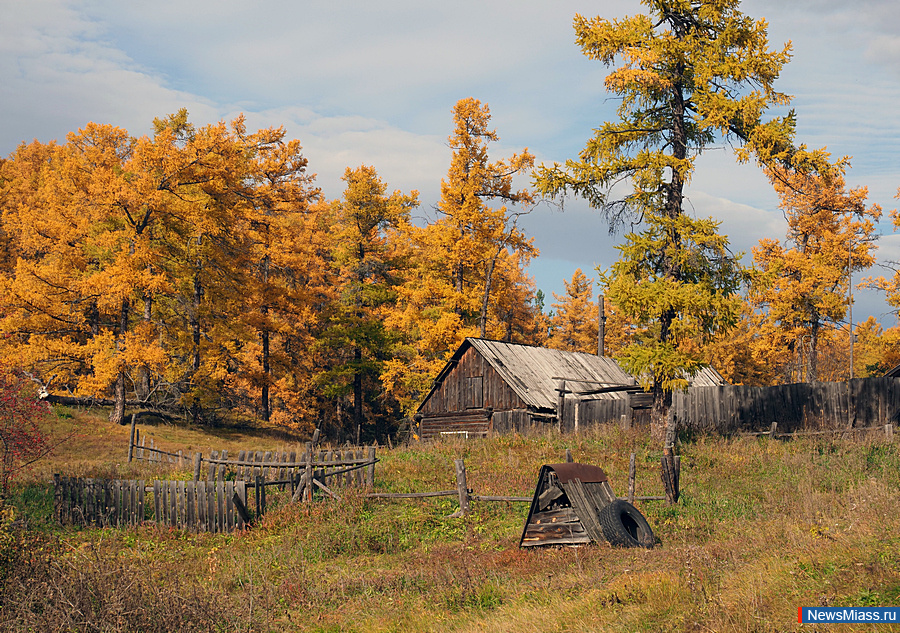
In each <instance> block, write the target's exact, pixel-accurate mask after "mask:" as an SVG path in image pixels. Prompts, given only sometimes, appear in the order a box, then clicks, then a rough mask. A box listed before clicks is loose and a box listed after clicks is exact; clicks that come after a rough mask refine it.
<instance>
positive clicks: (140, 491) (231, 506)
mask: <svg viewBox="0 0 900 633" xmlns="http://www.w3.org/2000/svg"><path fill="white" fill-rule="evenodd" d="M53 484H54V485H53V489H54V498H53V506H54V516H55V518H56V520H57V521H59V522H60V523H63V524H74V525H86V526H97V527H124V526H129V525H139V524H141V523H144V522H146V521H153V522H156V523H158V524H161V525H167V526H170V527H174V528H179V529H183V530H191V531H195V532H232V531H234V530H239V529H241V528H243V527H244V526H245V525H246V524H247V523H248V521H249V519H250V517H249V515H248V513H247V485H246V483H245V482H243V481H227V482H215V483H207V482H205V481H196V482H195V481H153V482H152V483H151V484H150V485H148V484H147V482H145V481H143V480H120V479H83V478H74V477H61V476H60V475H54V477H53Z"/></svg>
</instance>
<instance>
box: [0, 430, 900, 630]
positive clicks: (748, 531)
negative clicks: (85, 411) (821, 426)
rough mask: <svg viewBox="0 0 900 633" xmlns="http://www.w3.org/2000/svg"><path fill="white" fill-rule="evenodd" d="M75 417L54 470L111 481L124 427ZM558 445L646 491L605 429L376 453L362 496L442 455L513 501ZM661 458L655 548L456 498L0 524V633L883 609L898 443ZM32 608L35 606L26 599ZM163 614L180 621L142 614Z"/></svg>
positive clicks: (729, 447)
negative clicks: (676, 477) (556, 535)
mask: <svg viewBox="0 0 900 633" xmlns="http://www.w3.org/2000/svg"><path fill="white" fill-rule="evenodd" d="M73 420H75V419H74V418H73ZM76 421H77V422H78V423H79V424H81V429H82V432H83V435H84V439H82V440H79V441H78V442H72V443H71V444H69V445H67V447H66V448H65V449H64V450H63V451H61V452H60V454H59V455H58V456H57V457H56V458H54V459H55V460H57V461H55V462H54V463H53V466H52V469H53V470H56V469H66V468H75V469H82V471H90V470H91V469H95V470H96V471H98V472H99V471H104V470H109V471H113V470H115V471H117V472H121V470H122V465H121V461H122V460H121V459H120V458H115V457H114V458H112V459H110V457H109V454H108V453H110V452H113V453H115V452H116V451H118V455H119V456H121V455H124V452H123V447H127V429H126V428H125V427H115V428H114V427H110V426H109V425H105V423H103V422H92V421H90V420H88V419H82V420H76ZM154 432H156V433H158V435H156V436H155V437H158V438H159V440H158V442H159V443H169V442H171V447H172V448H176V447H180V448H187V445H188V444H191V443H192V445H193V446H196V447H201V446H202V447H204V448H206V447H210V446H211V447H214V448H229V450H231V448H230V447H232V446H233V447H235V448H237V447H238V446H239V445H241V446H246V442H248V441H250V442H256V443H255V444H254V446H259V447H260V448H264V446H262V443H263V442H264V440H263V439H261V438H247V437H237V438H231V437H210V436H207V435H205V434H203V433H202V432H200V431H197V430H189V429H187V430H186V429H180V428H178V427H174V426H172V427H165V428H163V427H156V428H155V429H154ZM92 438H94V439H92ZM232 441H233V442H234V443H233V444H229V445H224V444H225V443H228V442H232ZM269 441H272V440H271V439H270V440H269ZM272 448H275V446H274V445H273V446H272ZM566 448H569V449H571V450H572V452H573V454H574V456H575V458H576V460H577V461H582V462H585V463H592V464H597V465H600V466H602V467H603V468H604V469H605V470H606V471H607V473H608V474H609V476H610V479H611V481H612V483H613V486H614V488H615V489H616V491H617V492H620V493H622V492H624V488H625V481H626V476H627V468H628V455H629V454H630V453H631V452H632V451H633V452H635V453H636V454H637V456H638V466H639V472H638V474H639V476H638V493H639V494H660V492H661V484H660V483H659V478H658V470H657V468H658V467H657V464H658V460H659V454H658V452H656V451H654V450H653V448H652V447H650V445H649V444H648V442H647V440H646V438H644V437H643V436H642V434H641V433H640V432H639V431H634V432H628V433H626V432H622V431H620V430H618V429H615V428H608V429H598V430H595V431H592V432H589V433H586V434H584V435H581V436H578V437H565V436H560V435H558V434H549V435H546V436H542V437H533V438H524V437H520V436H507V437H498V438H491V439H488V440H484V441H472V442H464V441H454V442H448V443H439V444H432V445H415V446H410V447H405V448H397V449H395V450H392V451H387V450H381V451H380V457H381V458H382V462H381V463H380V464H379V466H378V470H377V475H376V481H377V485H378V487H379V489H381V490H390V491H423V490H436V489H449V488H453V487H454V474H453V466H452V463H453V459H455V458H459V457H462V458H464V459H465V460H466V465H467V471H468V475H469V485H470V487H471V488H473V489H474V490H475V492H476V493H480V494H512V495H522V496H529V495H530V494H531V492H532V491H533V487H534V484H535V478H536V476H537V471H538V467H539V466H540V465H541V464H544V463H553V462H557V461H562V460H563V459H564V454H565V449H566ZM104 452H106V454H104ZM681 454H682V488H683V498H682V501H681V503H679V504H678V505H676V506H667V505H665V504H664V503H659V502H646V503H644V504H643V505H641V506H640V508H641V510H642V512H644V514H645V515H646V517H647V519H648V521H649V522H650V524H651V526H653V528H654V530H655V532H656V535H657V537H658V538H659V540H660V545H659V546H658V547H656V548H655V549H653V550H616V549H611V548H609V547H607V546H605V545H591V546H587V547H581V548H550V549H535V550H519V549H518V548H517V544H518V538H519V535H520V533H521V529H522V522H523V520H524V515H525V513H526V512H527V508H526V507H525V504H506V503H475V504H473V512H472V514H471V516H469V517H466V518H464V519H452V518H448V515H449V514H451V513H452V512H453V511H454V510H455V509H456V507H455V502H453V501H452V500H450V499H446V498H445V499H437V500H428V501H416V502H409V501H376V500H368V499H365V498H363V497H362V496H361V495H359V494H353V493H352V492H346V493H345V494H344V499H343V502H341V503H331V502H324V501H323V502H321V503H316V504H314V505H313V506H312V507H304V506H299V507H298V506H286V507H283V508H280V509H278V510H277V511H275V512H272V513H270V514H269V515H267V516H266V517H265V518H264V520H263V521H262V522H261V523H260V524H259V525H257V526H256V527H255V528H254V529H252V530H249V531H246V532H244V533H242V534H239V535H188V534H183V533H179V532H177V531H171V530H162V529H158V528H155V527H152V526H147V527H141V528H137V529H130V530H82V531H74V530H70V529H59V528H47V529H44V530H38V529H34V528H32V529H22V528H16V527H10V526H9V525H7V527H6V529H5V530H0V534H3V535H5V537H4V538H5V539H6V540H5V541H3V543H5V545H0V550H2V551H3V552H5V553H4V554H3V556H5V557H6V558H5V559H4V560H5V561H6V562H5V564H4V565H3V569H4V570H5V573H6V576H5V577H4V579H3V583H2V593H0V600H2V603H0V607H2V608H0V613H2V617H0V620H2V625H0V629H2V630H11V631H12V630H29V629H31V630H54V629H56V630H106V631H139V630H221V631H231V630H235V631H237V630H241V631H282V630H286V631H316V632H326V631H329V632H337V631H384V632H388V631H426V632H427V631H435V632H437V631H460V632H470V631H472V632H474V631H488V632H497V633H501V632H504V633H505V632H514V631H515V632H518V631H532V630H540V631H667V632H671V631H792V630H800V629H801V627H800V625H798V624H797V622H796V614H797V607H798V606H813V605H820V604H821V605H826V604H827V605H841V606H865V605H869V606H886V605H892V604H898V603H900V518H898V513H897V508H898V507H900V454H898V447H897V444H896V443H895V444H893V445H888V444H884V443H883V441H882V440H880V439H876V438H870V439H868V440H866V439H864V440H846V441H844V440H835V441H832V440H830V439H829V440H822V439H817V440H797V441H792V442H780V441H775V442H772V441H770V440H768V439H752V440H751V439H734V440H728V439H720V438H699V439H696V440H694V441H691V442H687V443H685V444H683V445H682V447H681ZM117 464H119V465H118V466H117ZM42 468H43V469H44V470H45V472H50V470H51V469H47V467H46V466H44V467H42ZM129 468H131V469H133V470H134V471H135V472H137V471H139V470H140V469H142V468H143V469H146V468H147V466H146V465H132V466H130V467H129ZM64 472H69V471H64ZM141 474H142V476H143V475H144V473H141ZM35 475H36V476H38V477H40V473H39V472H37V473H35ZM120 476H122V475H121V474H120ZM23 498H24V497H23ZM36 507H38V506H37V505H33V506H32V508H36ZM32 512H33V510H32ZM31 524H32V525H37V524H39V521H36V520H34V519H32V521H31ZM29 561H31V562H29ZM51 579H53V580H52V582H54V583H56V585H55V586H54V587H55V588H53V592H51V593H50V594H47V589H46V587H47V586H49V585H47V583H51ZM29 583H30V584H29ZM42 583H44V584H42ZM42 587H43V589H41V588H42ZM41 591H43V592H44V595H52V596H54V597H55V598H54V600H50V599H49V598H44V599H43V602H41V600H37V599H36V598H35V596H40V595H42V594H41ZM63 597H65V598H63ZM67 604H72V605H75V606H76V607H77V608H75V609H72V608H68V607H66V605H67ZM35 605H38V606H37V607H36V606H35ZM176 609H180V611H179V614H180V615H179V618H180V619H177V618H169V619H166V618H164V617H161V615H160V614H164V613H168V612H170V611H172V610H176ZM176 624H177V625H178V626H177V627H176ZM92 627H94V628H92ZM167 627H168V628H167ZM192 627H193V628H192ZM803 630H814V628H813V627H810V626H809V625H806V626H804V627H803ZM829 630H831V629H829ZM836 630H842V631H857V630H859V631H863V630H871V628H870V627H864V626H863V625H859V626H854V625H842V626H841V627H840V628H839V629H836ZM878 630H879V631H890V630H894V629H891V628H890V627H889V626H884V625H882V626H881V627H880V628H879V629H878Z"/></svg>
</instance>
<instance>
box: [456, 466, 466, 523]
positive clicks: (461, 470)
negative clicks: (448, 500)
mask: <svg viewBox="0 0 900 633" xmlns="http://www.w3.org/2000/svg"><path fill="white" fill-rule="evenodd" d="M453 463H454V464H456V490H457V492H458V493H459V516H466V515H467V514H468V513H469V488H468V487H467V485H466V464H465V462H463V460H461V459H457V460H454V462H453Z"/></svg>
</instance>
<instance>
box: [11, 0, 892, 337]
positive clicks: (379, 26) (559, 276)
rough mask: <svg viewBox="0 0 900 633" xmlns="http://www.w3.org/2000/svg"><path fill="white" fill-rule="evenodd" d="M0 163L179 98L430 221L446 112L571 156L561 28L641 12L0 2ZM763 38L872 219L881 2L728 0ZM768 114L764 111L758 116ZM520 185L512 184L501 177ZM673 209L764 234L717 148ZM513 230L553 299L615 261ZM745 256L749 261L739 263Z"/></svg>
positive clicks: (299, 1) (580, 85)
mask: <svg viewBox="0 0 900 633" xmlns="http://www.w3.org/2000/svg"><path fill="white" fill-rule="evenodd" d="M0 11H2V15H3V19H2V20H0V156H6V155H8V154H10V153H12V152H13V151H14V150H15V148H16V147H17V145H19V144H20V143H22V142H30V141H32V140H34V139H36V140H38V141H41V142H49V141H51V140H58V141H60V142H64V141H65V136H66V134H67V133H68V132H71V131H76V130H78V129H79V128H82V127H84V125H85V124H86V123H88V122H89V121H94V122H96V123H109V124H113V125H117V126H119V127H122V128H124V129H126V130H128V131H129V132H130V133H131V134H132V135H133V136H142V135H145V134H149V133H150V132H151V130H152V121H153V119H154V117H161V116H165V115H166V114H169V113H173V112H176V111H177V110H178V109H180V108H182V107H186V108H187V109H188V111H189V112H190V115H191V120H192V122H193V123H194V124H195V125H197V126H202V125H205V124H208V123H215V122H218V121H221V120H225V121H230V120H232V119H234V118H235V117H236V116H237V115H239V114H240V113H243V114H245V115H246V117H247V125H248V128H250V129H258V128H264V127H269V126H284V128H285V130H286V132H287V136H288V137H289V138H296V139H299V140H300V142H301V144H302V145H303V148H304V149H303V153H304V155H305V156H306V157H307V158H308V160H309V171H310V172H312V173H315V174H316V175H317V184H318V186H319V187H321V189H322V191H323V194H324V195H325V196H326V197H327V198H330V199H334V198H339V197H340V196H341V195H342V192H343V183H342V181H341V176H342V175H343V173H344V170H345V169H346V168H347V167H357V166H359V165H363V164H365V165H372V166H374V167H375V168H376V170H377V171H378V174H379V176H380V177H381V178H382V180H383V181H384V182H386V183H387V184H388V187H389V188H390V189H391V190H394V189H400V190H402V191H404V192H408V191H410V190H413V189H415V190H418V191H419V192H420V200H421V202H422V205H421V207H420V209H419V210H418V212H417V213H418V215H419V216H420V217H421V218H422V220H423V221H424V219H426V218H429V217H431V218H433V217H434V211H433V207H434V205H435V204H436V202H437V200H438V197H439V194H440V182H441V179H442V178H443V177H444V176H445V175H446V173H447V169H448V167H449V164H450V154H451V152H450V149H449V147H448V144H447V137H448V136H449V134H450V133H451V132H452V127H453V122H452V114H451V110H452V108H453V105H454V104H455V103H456V102H457V101H458V100H459V99H462V98H466V97H475V98H477V99H479V100H481V101H482V102H483V103H487V104H488V105H489V107H490V110H491V114H492V124H493V126H494V128H495V129H496V131H497V133H498V134H499V136H500V141H499V142H497V143H494V144H492V146H491V149H490V152H491V157H492V158H493V159H499V158H506V157H508V156H510V155H511V154H512V153H514V152H519V151H521V150H522V149H523V148H526V147H527V148H528V149H529V151H531V152H532V153H533V154H535V156H536V157H537V161H538V163H552V162H554V161H558V162H562V161H564V160H566V159H567V158H575V157H577V154H578V152H579V151H580V150H581V149H582V148H583V147H584V144H585V141H586V140H587V139H588V138H589V137H590V136H591V133H592V130H593V129H594V128H596V127H599V126H600V125H601V124H602V123H603V122H604V121H607V120H614V118H615V102H614V101H613V100H612V99H610V95H609V94H607V93H606V92H605V90H604V86H603V78H604V76H605V74H606V72H607V69H606V68H605V67H604V66H603V65H602V64H600V63H599V62H596V61H591V60H588V59H587V58H586V57H584V56H583V55H582V54H581V52H580V50H579V49H578V48H577V47H576V45H575V43H574V39H575V37H574V31H573V29H572V20H573V17H574V16H575V15H576V14H581V15H584V16H586V17H593V16H602V17H604V18H608V19H612V18H621V17H625V16H629V15H634V14H636V13H641V12H643V7H642V6H641V5H640V4H639V2H637V0H594V1H593V2H588V1H585V0H553V1H543V2H538V1H533V0H515V1H513V0H477V1H473V0H456V1H455V2H452V3H449V2H434V1H426V0H380V1H372V0H369V1H367V2H363V1H362V0H334V1H333V2H310V1H309V0H257V1H255V2H248V1H246V0H240V1H238V0H179V1H177V2H175V1H173V0H155V1H154V2H122V1H121V0H115V1H113V0H81V1H77V0H0ZM741 11H742V12H743V13H745V14H746V15H749V16H751V17H753V18H765V19H766V20H767V22H768V24H769V39H770V45H771V47H772V48H776V47H777V48H780V47H782V46H783V45H784V44H785V43H787V42H791V46H792V53H793V58H792V60H791V62H790V63H789V64H788V65H787V66H786V67H785V68H784V70H783V71H782V73H781V77H780V78H779V80H778V82H777V83H776V88H777V89H778V90H780V91H781V92H784V93H787V94H790V95H793V102H792V104H791V107H792V108H793V109H794V110H795V111H796V114H797V120H798V126H797V138H798V141H799V142H803V143H806V144H807V145H808V146H810V147H827V148H828V150H829V151H830V152H831V153H832V155H833V157H835V158H837V157H840V156H845V155H846V156H851V157H852V160H851V164H852V169H850V170H849V172H848V174H847V183H848V185H849V186H850V187H858V186H867V187H868V190H869V201H870V203H877V204H879V205H881V206H882V208H883V209H884V210H885V212H887V211H889V210H891V209H894V208H896V207H897V206H898V204H900V200H896V199H895V198H894V196H895V194H896V193H897V189H898V187H900V105H898V104H900V28H898V27H900V3H898V2H896V1H895V0H856V1H855V2H852V3H851V2H846V0H840V1H839V0H792V1H791V2H785V1H784V0H780V1H776V0H747V1H746V2H743V3H742V4H741ZM772 113H773V114H784V111H783V110H781V111H779V110H774V111H772ZM521 184H522V185H527V184H528V182H527V180H526V181H524V182H522V183H521ZM686 208H687V209H688V210H689V212H691V213H693V214H695V215H696V216H698V217H709V216H712V217H714V218H716V219H718V220H720V221H721V222H722V225H721V229H720V230H721V232H722V233H724V234H726V235H727V236H728V237H729V239H730V242H731V247H732V250H734V251H735V252H743V253H748V254H749V253H750V252H751V249H752V248H753V246H755V245H756V244H757V243H758V242H759V240H760V239H761V238H764V237H767V238H773V239H779V240H782V239H784V236H785V231H786V226H787V225H786V222H785V220H784V217H783V214H782V212H781V210H780V209H779V208H778V199H777V196H776V195H775V193H774V192H773V190H772V188H771V186H770V185H769V184H768V182H767V181H766V179H765V178H764V177H763V175H762V173H761V172H760V171H759V169H758V168H757V167H756V166H754V165H746V164H744V165H742V164H738V163H737V162H736V161H735V160H734V159H733V157H732V152H731V149H730V148H729V147H727V146H725V145H719V146H715V147H712V148H710V149H709V150H708V151H706V152H705V153H704V154H703V155H702V156H701V157H700V158H699V159H698V162H697V169H696V173H695V175H694V178H693V181H692V182H691V185H690V188H689V190H688V201H687V205H686ZM520 225H521V226H522V227H523V228H524V229H525V230H526V232H527V233H528V234H529V235H531V236H533V237H534V239H535V245H536V246H537V247H538V249H539V250H540V253H541V254H540V256H539V257H538V258H537V259H536V260H534V261H533V262H532V264H531V266H530V268H529V273H530V274H531V275H532V277H533V278H534V280H535V282H536V285H537V287H538V288H539V289H541V290H543V291H544V293H545V295H546V296H547V297H548V300H547V303H548V307H549V304H551V303H553V301H554V299H553V293H556V294H558V295H562V294H564V292H565V286H564V283H563V280H566V279H571V277H572V274H573V273H574V271H575V270H576V269H577V268H581V269H582V270H583V271H584V272H585V273H586V274H587V275H588V276H593V275H595V269H596V267H598V266H599V267H601V268H607V267H609V266H610V265H611V264H612V263H613V262H614V261H615V260H616V259H617V257H618V252H617V251H616V249H615V245H616V244H618V243H621V242H622V234H621V233H618V234H616V235H612V236H610V235H609V231H608V227H607V225H606V223H605V221H604V219H603V217H602V216H601V215H600V213H599V212H598V211H596V210H593V209H590V208H589V207H588V206H587V205H586V204H585V203H584V202H581V201H579V200H578V199H571V198H570V199H567V200H565V202H564V204H563V205H562V208H560V207H559V205H554V204H547V203H544V204H541V205H538V206H537V207H536V208H535V209H534V210H532V211H531V212H530V213H529V214H528V215H526V216H525V217H524V219H523V221H522V222H521V223H520ZM879 232H880V233H881V234H882V237H881V238H880V239H879V241H878V244H879V251H878V257H879V261H880V264H879V266H876V267H873V268H872V269H870V270H869V271H867V272H866V273H863V274H859V273H857V275H856V277H855V280H856V281H859V279H860V278H861V277H863V276H867V275H875V276H878V275H892V274H893V273H892V271H890V270H887V269H885V268H883V267H881V266H882V265H885V264H889V263H890V262H892V261H900V234H898V235H894V234H893V227H892V226H891V223H890V221H889V220H888V219H887V214H885V220H884V221H882V222H881V223H880V225H879ZM745 263H749V255H747V256H745ZM854 294H855V305H854V309H853V319H854V322H859V321H860V320H864V319H865V318H866V317H867V316H868V315H874V316H875V317H876V318H877V319H878V320H879V321H880V322H881V323H882V324H883V325H884V326H885V327H891V326H893V325H895V324H896V323H897V319H896V316H895V315H894V314H893V313H892V312H891V310H890V308H889V307H888V306H887V304H886V303H885V302H884V299H883V296H881V295H880V294H879V293H877V292H875V291H872V290H855V291H854Z"/></svg>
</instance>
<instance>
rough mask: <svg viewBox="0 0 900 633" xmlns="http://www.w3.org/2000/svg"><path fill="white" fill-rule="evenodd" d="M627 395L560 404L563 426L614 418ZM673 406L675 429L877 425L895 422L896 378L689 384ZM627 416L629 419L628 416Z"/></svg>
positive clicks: (899, 391)
mask: <svg viewBox="0 0 900 633" xmlns="http://www.w3.org/2000/svg"><path fill="white" fill-rule="evenodd" d="M626 407H627V399H625V398H623V399H620V400H587V399H585V400H582V401H581V402H579V403H574V402H573V403H571V404H570V406H567V407H565V409H564V411H563V414H564V420H563V423H564V424H565V425H566V426H565V427H564V428H573V427H574V416H575V412H576V410H577V412H578V418H579V427H582V428H583V427H585V426H589V425H591V424H602V423H607V422H618V421H620V420H621V418H622V416H623V415H627V416H631V414H632V413H633V412H629V411H626ZM673 408H674V410H675V415H676V416H677V419H678V426H679V428H681V429H686V430H689V431H697V432H703V433H722V434H734V433H743V432H751V431H760V430H761V429H768V428H769V426H770V425H771V424H772V422H777V423H778V431H779V433H794V432H797V431H802V430H811V429H815V430H835V431H840V430H845V429H855V428H862V427H883V426H884V425H885V424H897V423H898V422H900V379H898V378H857V379H854V380H851V381H849V382H819V383H796V384H791V385H777V386H773V387H747V386H743V385H726V386H723V387H692V388H691V389H689V390H688V391H687V392H686V393H685V392H676V393H675V394H674V398H673ZM628 419H631V417H629V418H628Z"/></svg>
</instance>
